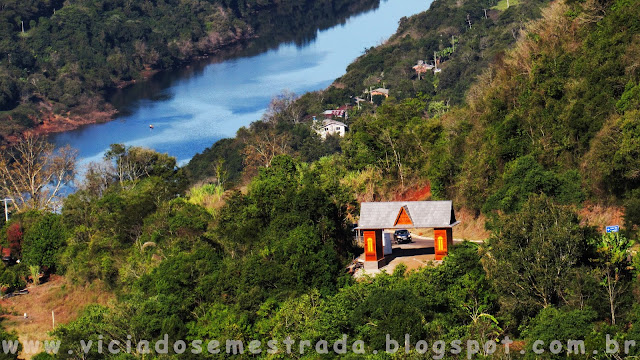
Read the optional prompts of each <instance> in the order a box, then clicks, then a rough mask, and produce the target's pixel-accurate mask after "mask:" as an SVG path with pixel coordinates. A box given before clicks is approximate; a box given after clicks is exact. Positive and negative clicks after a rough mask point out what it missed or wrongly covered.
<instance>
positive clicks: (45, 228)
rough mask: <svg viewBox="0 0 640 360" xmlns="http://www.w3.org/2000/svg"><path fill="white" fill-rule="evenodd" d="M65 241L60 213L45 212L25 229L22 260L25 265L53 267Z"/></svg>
mask: <svg viewBox="0 0 640 360" xmlns="http://www.w3.org/2000/svg"><path fill="white" fill-rule="evenodd" d="M64 242H65V230H64V227H63V225H62V218H61V216H60V215H56V214H51V213H45V214H42V216H41V217H40V218H39V219H38V220H37V221H36V222H35V223H34V224H33V225H32V226H31V227H30V228H29V229H27V231H26V233H25V236H24V241H23V244H22V246H23V251H22V256H23V261H24V263H25V264H27V265H37V266H46V267H49V268H55V266H56V265H57V263H58V255H59V252H60V250H61V249H62V247H63V246H64Z"/></svg>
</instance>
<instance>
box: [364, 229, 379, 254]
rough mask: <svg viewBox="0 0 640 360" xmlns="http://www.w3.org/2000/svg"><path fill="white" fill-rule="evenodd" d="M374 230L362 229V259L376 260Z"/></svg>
mask: <svg viewBox="0 0 640 360" xmlns="http://www.w3.org/2000/svg"><path fill="white" fill-rule="evenodd" d="M377 259H378V257H377V255H376V232H375V231H364V260H365V261H376V260H377Z"/></svg>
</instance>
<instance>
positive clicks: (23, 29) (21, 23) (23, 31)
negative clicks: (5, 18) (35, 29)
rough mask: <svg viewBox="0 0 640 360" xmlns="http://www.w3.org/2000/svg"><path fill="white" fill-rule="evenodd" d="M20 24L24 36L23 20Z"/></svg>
mask: <svg viewBox="0 0 640 360" xmlns="http://www.w3.org/2000/svg"><path fill="white" fill-rule="evenodd" d="M20 24H21V25H22V33H23V34H24V20H22V21H21V22H20Z"/></svg>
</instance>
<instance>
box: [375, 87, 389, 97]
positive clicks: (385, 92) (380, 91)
mask: <svg viewBox="0 0 640 360" xmlns="http://www.w3.org/2000/svg"><path fill="white" fill-rule="evenodd" d="M376 95H383V96H384V97H386V98H388V97H389V89H385V88H377V89H374V90H371V97H374V96H376Z"/></svg>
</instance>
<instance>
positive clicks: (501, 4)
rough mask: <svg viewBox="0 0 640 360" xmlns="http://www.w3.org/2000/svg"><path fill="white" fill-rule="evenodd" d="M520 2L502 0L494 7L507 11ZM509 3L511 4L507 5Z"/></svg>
mask: <svg viewBox="0 0 640 360" xmlns="http://www.w3.org/2000/svg"><path fill="white" fill-rule="evenodd" d="M519 3H520V1H519V0H500V1H499V2H498V4H497V5H496V6H494V7H492V9H494V10H500V11H505V10H507V9H508V8H509V7H511V6H514V5H518V4H519ZM507 4H508V5H509V6H507Z"/></svg>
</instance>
